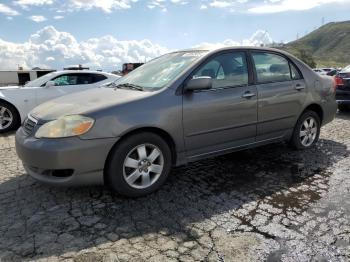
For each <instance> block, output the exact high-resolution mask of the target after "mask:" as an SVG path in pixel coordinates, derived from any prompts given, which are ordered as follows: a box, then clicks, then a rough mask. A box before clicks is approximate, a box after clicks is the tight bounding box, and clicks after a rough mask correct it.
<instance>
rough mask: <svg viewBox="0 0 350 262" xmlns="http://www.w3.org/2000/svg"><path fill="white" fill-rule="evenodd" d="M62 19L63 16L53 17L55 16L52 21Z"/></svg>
mask: <svg viewBox="0 0 350 262" xmlns="http://www.w3.org/2000/svg"><path fill="white" fill-rule="evenodd" d="M63 18H64V16H63V15H55V16H54V17H53V19H55V20H61V19H63Z"/></svg>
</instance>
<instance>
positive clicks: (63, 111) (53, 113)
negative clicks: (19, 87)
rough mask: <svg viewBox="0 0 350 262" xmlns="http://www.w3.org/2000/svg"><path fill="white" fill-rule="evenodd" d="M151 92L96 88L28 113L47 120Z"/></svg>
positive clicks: (106, 105) (129, 99)
mask: <svg viewBox="0 0 350 262" xmlns="http://www.w3.org/2000/svg"><path fill="white" fill-rule="evenodd" d="M150 95H152V92H142V91H136V90H126V89H114V88H96V89H91V90H87V91H83V92H78V93H74V94H70V95H66V96H62V97H59V98H57V99H54V100H51V101H49V102H46V103H44V104H41V105H39V106H38V107H36V108H34V109H33V110H32V111H31V112H30V115H31V116H33V117H34V118H36V119H39V120H43V121H49V120H54V119H57V118H59V117H61V116H66V115H79V114H82V115H84V114H89V113H91V112H95V111H98V110H102V109H104V108H109V107H112V106H118V105H122V104H126V103H130V102H132V101H136V100H140V99H142V98H144V97H147V96H150Z"/></svg>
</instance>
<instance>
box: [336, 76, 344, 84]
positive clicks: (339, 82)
mask: <svg viewBox="0 0 350 262" xmlns="http://www.w3.org/2000/svg"><path fill="white" fill-rule="evenodd" d="M334 80H335V85H336V86H343V85H344V81H343V78H341V77H339V76H335V77H334Z"/></svg>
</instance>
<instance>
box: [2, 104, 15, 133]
mask: <svg viewBox="0 0 350 262" xmlns="http://www.w3.org/2000/svg"><path fill="white" fill-rule="evenodd" d="M12 122H13V115H12V113H11V111H10V110H9V109H8V108H6V107H4V106H0V130H4V129H6V128H8V127H10V126H11V124H12Z"/></svg>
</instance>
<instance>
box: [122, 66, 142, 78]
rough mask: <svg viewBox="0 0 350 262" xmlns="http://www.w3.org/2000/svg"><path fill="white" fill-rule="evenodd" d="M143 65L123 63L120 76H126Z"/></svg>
mask: <svg viewBox="0 0 350 262" xmlns="http://www.w3.org/2000/svg"><path fill="white" fill-rule="evenodd" d="M143 64H144V63H125V64H123V70H122V74H123V75H127V74H129V73H130V72H131V71H133V70H135V69H136V68H138V67H140V66H142V65H143Z"/></svg>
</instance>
